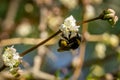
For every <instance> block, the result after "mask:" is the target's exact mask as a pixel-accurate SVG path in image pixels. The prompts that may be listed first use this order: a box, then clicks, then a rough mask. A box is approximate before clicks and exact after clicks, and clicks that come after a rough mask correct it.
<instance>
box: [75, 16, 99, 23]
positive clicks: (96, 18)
mask: <svg viewBox="0 0 120 80" xmlns="http://www.w3.org/2000/svg"><path fill="white" fill-rule="evenodd" d="M98 19H101V17H100V16H98V17H95V18H92V19H89V20H85V21H83V22H77V23H76V24H77V25H80V24H84V23H87V22H91V21H94V20H98Z"/></svg>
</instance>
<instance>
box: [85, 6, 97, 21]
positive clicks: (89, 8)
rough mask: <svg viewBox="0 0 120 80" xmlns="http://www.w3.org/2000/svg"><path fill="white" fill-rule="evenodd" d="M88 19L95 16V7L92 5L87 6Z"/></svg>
mask: <svg viewBox="0 0 120 80" xmlns="http://www.w3.org/2000/svg"><path fill="white" fill-rule="evenodd" d="M84 15H85V16H86V18H87V19H91V18H93V17H94V16H95V9H94V7H93V6H92V5H87V6H86V12H85V14H84Z"/></svg>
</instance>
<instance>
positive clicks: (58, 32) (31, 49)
mask: <svg viewBox="0 0 120 80" xmlns="http://www.w3.org/2000/svg"><path fill="white" fill-rule="evenodd" d="M60 33H61V31H60V30H59V31H57V32H56V33H55V34H53V35H52V36H50V37H49V38H47V39H46V40H43V41H42V42H40V43H39V44H37V45H35V46H33V47H32V48H30V49H28V50H26V51H24V52H22V53H21V54H20V56H24V55H26V54H27V53H29V52H31V51H33V50H34V49H36V48H37V47H39V46H41V45H42V44H44V43H46V42H47V41H49V40H50V39H52V38H53V37H55V36H57V35H58V34H60Z"/></svg>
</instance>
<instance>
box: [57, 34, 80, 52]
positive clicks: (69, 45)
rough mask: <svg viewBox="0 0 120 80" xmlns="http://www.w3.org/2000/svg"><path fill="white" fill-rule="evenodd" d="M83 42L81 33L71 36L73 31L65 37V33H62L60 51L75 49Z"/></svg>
mask: <svg viewBox="0 0 120 80" xmlns="http://www.w3.org/2000/svg"><path fill="white" fill-rule="evenodd" d="M80 43H81V35H80V34H79V33H76V35H75V36H73V37H71V32H70V34H69V37H68V38H67V37H65V36H64V34H62V39H60V40H59V42H58V44H59V47H60V48H59V49H58V52H63V51H68V50H70V49H72V50H75V49H77V48H78V47H79V45H80Z"/></svg>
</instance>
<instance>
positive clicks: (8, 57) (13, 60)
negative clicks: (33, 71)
mask: <svg viewBox="0 0 120 80" xmlns="http://www.w3.org/2000/svg"><path fill="white" fill-rule="evenodd" d="M20 59H21V57H20V56H19V54H18V53H17V52H16V49H15V48H13V46H12V47H8V48H7V49H6V50H5V52H4V54H3V61H4V64H5V65H6V66H9V67H10V68H13V67H18V65H19V64H20Z"/></svg>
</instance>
